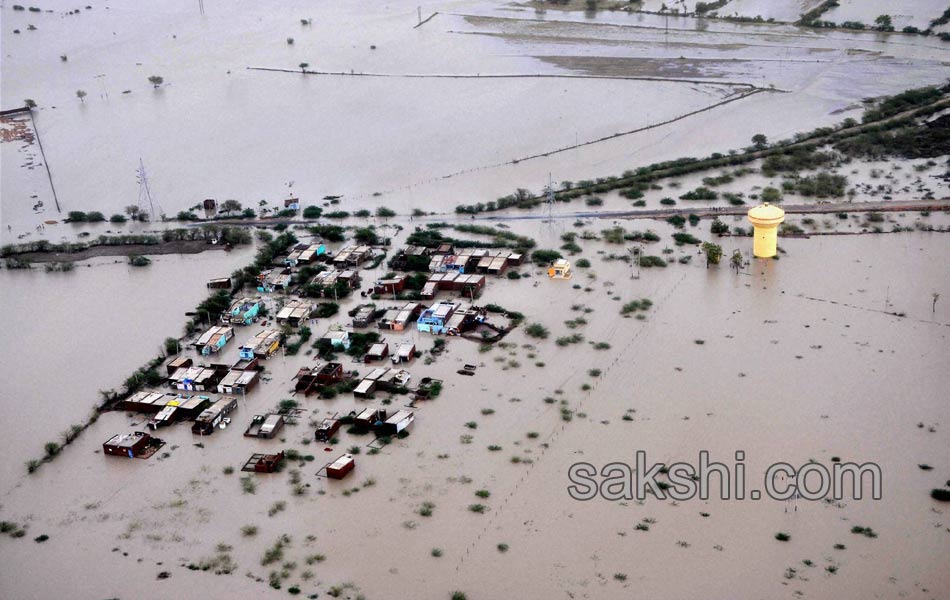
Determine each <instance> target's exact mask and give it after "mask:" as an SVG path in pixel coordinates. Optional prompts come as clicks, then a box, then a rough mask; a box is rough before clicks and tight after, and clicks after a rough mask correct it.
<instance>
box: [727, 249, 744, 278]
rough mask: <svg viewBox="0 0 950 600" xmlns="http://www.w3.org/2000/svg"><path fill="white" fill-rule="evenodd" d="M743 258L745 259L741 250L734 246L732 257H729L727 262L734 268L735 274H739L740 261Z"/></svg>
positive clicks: (741, 261)
mask: <svg viewBox="0 0 950 600" xmlns="http://www.w3.org/2000/svg"><path fill="white" fill-rule="evenodd" d="M744 260H745V259H744V257H743V256H742V250H739V249H738V248H736V249H735V250H734V251H733V253H732V258H730V259H729V263H730V264H731V265H732V268H733V269H735V270H736V275H738V274H739V269H741V268H742V263H743V262H744Z"/></svg>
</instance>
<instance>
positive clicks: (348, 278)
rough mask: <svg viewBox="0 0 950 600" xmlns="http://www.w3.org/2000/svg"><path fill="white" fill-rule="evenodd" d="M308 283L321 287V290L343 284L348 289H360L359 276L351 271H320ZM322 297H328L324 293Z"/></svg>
mask: <svg viewBox="0 0 950 600" xmlns="http://www.w3.org/2000/svg"><path fill="white" fill-rule="evenodd" d="M310 283H311V284H313V285H318V286H322V287H323V288H333V287H335V286H336V285H337V284H338V283H345V284H346V285H347V287H348V288H350V289H351V290H355V289H358V288H359V287H360V283H361V279H360V274H359V273H358V272H357V271H354V270H352V269H343V270H338V269H331V270H329V271H320V272H319V273H317V274H316V275H315V276H314V278H313V279H311V280H310ZM331 293H332V292H331ZM323 295H324V296H328V294H327V293H326V292H324V294H323Z"/></svg>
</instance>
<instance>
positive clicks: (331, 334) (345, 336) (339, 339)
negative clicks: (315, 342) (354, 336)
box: [320, 329, 350, 350]
mask: <svg viewBox="0 0 950 600" xmlns="http://www.w3.org/2000/svg"><path fill="white" fill-rule="evenodd" d="M323 340H327V341H329V342H330V346H331V347H333V348H342V349H343V350H349V349H350V332H349V331H344V330H336V329H331V330H329V331H327V332H326V333H324V334H323V335H322V336H320V341H323Z"/></svg>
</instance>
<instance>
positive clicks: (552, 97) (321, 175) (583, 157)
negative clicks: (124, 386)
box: [0, 2, 947, 243]
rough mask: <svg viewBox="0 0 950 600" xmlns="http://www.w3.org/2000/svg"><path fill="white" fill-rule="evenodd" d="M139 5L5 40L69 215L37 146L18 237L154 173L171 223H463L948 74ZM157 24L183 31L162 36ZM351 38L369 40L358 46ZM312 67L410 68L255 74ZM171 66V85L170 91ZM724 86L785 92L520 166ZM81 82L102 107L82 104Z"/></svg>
mask: <svg viewBox="0 0 950 600" xmlns="http://www.w3.org/2000/svg"><path fill="white" fill-rule="evenodd" d="M136 6H137V4H135V3H130V2H117V3H110V4H109V8H108V10H106V7H105V6H93V8H92V9H90V10H83V11H80V14H78V15H76V14H74V15H68V14H65V13H64V11H65V10H67V9H69V10H71V9H72V6H71V5H66V4H62V3H57V2H51V3H49V7H50V9H51V10H53V12H51V13H45V12H44V13H33V12H29V11H12V10H10V9H9V7H7V8H6V9H5V10H4V17H5V24H6V25H7V27H8V28H9V27H19V28H20V29H21V33H20V34H18V35H13V34H11V33H10V32H9V31H8V30H5V31H4V34H3V35H4V44H5V46H4V47H5V53H6V54H7V55H8V58H7V59H6V60H4V63H3V70H4V79H3V82H4V83H3V92H4V94H3V96H4V108H8V107H14V106H17V105H19V103H20V102H21V100H20V99H21V98H24V99H25V98H30V99H33V100H34V101H36V102H37V104H38V109H37V110H35V111H34V120H35V122H36V127H37V128H38V130H39V131H40V135H41V138H42V141H43V143H44V148H45V152H46V157H47V160H48V162H49V167H50V172H51V174H52V179H53V181H54V182H55V187H56V190H57V192H58V196H59V200H60V205H61V209H62V211H63V213H57V214H53V213H52V212H51V211H52V210H53V208H52V207H53V206H54V202H53V198H52V194H51V191H50V188H49V182H48V181H46V174H45V172H44V171H43V169H42V168H39V164H40V163H42V161H41V160H39V159H36V158H35V157H34V159H33V164H35V165H37V168H34V169H32V170H30V169H29V168H28V167H25V166H23V164H24V163H23V160H21V155H22V154H23V152H24V150H23V149H22V148H20V147H13V146H11V145H10V144H4V145H3V146H4V148H3V160H4V174H5V176H4V178H3V182H2V188H0V189H2V196H3V215H4V216H3V220H4V227H2V231H0V239H2V241H3V242H5V243H9V242H11V241H16V239H17V238H19V237H20V236H22V235H25V234H30V235H35V228H36V227H37V225H39V224H40V223H41V222H42V221H44V220H48V219H61V218H62V215H63V214H65V213H66V212H68V211H70V210H83V211H90V210H98V211H100V212H102V213H104V214H105V215H106V216H107V217H108V216H109V215H111V214H113V213H116V212H121V211H122V209H123V208H124V207H125V206H127V205H129V204H133V203H136V202H137V200H138V196H139V184H138V181H137V178H136V171H137V169H138V168H139V164H140V160H141V162H142V163H143V164H144V165H145V168H146V171H147V174H148V176H149V178H150V186H151V190H152V193H153V195H154V197H155V199H156V202H157V203H158V204H159V206H160V208H161V210H163V211H164V212H165V213H167V214H168V215H175V214H176V213H177V212H178V211H180V210H184V209H187V208H189V207H191V206H193V205H195V204H197V203H199V202H200V201H201V200H203V199H204V198H209V197H210V198H217V199H219V200H223V199H225V198H235V199H238V200H239V201H241V202H242V203H243V204H244V205H245V206H256V205H257V204H258V202H259V201H260V200H262V199H263V200H266V201H268V202H269V203H271V204H274V203H277V202H279V201H280V200H281V199H282V198H284V197H286V196H287V194H289V193H294V194H296V195H297V196H298V197H300V198H303V199H305V200H306V199H311V200H316V199H319V198H321V197H323V196H325V195H341V196H342V197H343V198H344V202H346V203H349V204H350V206H352V207H362V206H369V207H374V206H377V205H381V204H385V205H387V206H391V207H393V208H394V209H397V210H401V211H408V210H409V209H411V208H420V207H423V208H426V209H427V210H435V211H446V212H450V211H451V209H452V205H453V204H454V202H452V201H447V200H446V199H448V198H460V197H461V198H472V199H475V198H479V199H480V198H485V197H487V198H494V197H497V196H500V195H504V194H507V193H510V192H511V191H512V190H514V189H515V188H516V187H528V188H529V189H534V190H538V189H540V188H541V186H543V185H544V184H545V183H546V182H547V180H548V175H549V174H554V177H555V178H556V179H557V180H559V181H560V180H577V179H582V178H585V177H590V176H592V175H598V176H601V175H609V174H613V173H618V172H621V171H623V170H626V169H629V168H634V167H636V166H642V165H644V164H649V163H651V162H655V161H658V160H667V159H673V158H678V157H681V156H695V155H702V154H705V153H706V152H707V150H708V149H709V148H716V149H718V150H728V149H738V148H742V147H744V146H745V145H747V144H748V138H749V135H748V133H747V132H748V131H758V132H761V133H763V134H765V135H767V136H769V137H770V138H773V139H780V138H782V137H785V136H789V135H791V134H793V133H795V132H798V131H802V130H805V129H810V128H814V127H817V126H822V125H829V124H832V123H837V122H840V121H841V120H842V119H844V118H845V117H848V116H854V115H857V114H859V110H860V106H859V104H858V103H859V101H860V100H862V99H864V98H867V97H874V96H881V95H885V94H891V93H896V92H898V91H901V90H903V89H907V88H910V87H916V86H920V85H925V84H931V83H938V82H940V81H942V80H943V79H944V78H945V77H946V68H945V66H944V65H943V64H942V63H943V61H945V60H946V59H947V44H946V43H943V42H940V41H939V40H936V39H934V38H920V37H916V36H909V37H908V36H902V35H897V34H895V35H891V36H882V35H880V34H872V33H861V32H838V31H828V32H823V31H816V30H803V29H798V28H795V27H791V26H787V25H781V26H777V25H762V26H755V25H749V24H736V23H729V22H720V21H711V22H710V21H702V22H699V21H696V20H695V19H686V18H671V19H668V20H667V19H666V18H664V17H660V16H657V15H648V14H626V13H615V12H609V11H608V12H603V13H598V15H597V16H596V18H593V19H592V18H589V17H587V16H585V15H583V14H582V13H573V12H564V11H552V12H548V13H545V14H537V13H535V12H534V11H528V10H523V11H511V10H502V9H500V8H499V7H497V6H495V5H492V4H486V3H478V2H458V3H448V4H445V5H436V4H433V5H430V6H423V13H424V14H431V13H430V12H429V11H437V12H438V14H437V15H436V16H435V17H434V18H433V19H432V20H430V21H428V22H427V23H426V24H425V25H423V26H421V27H418V28H413V26H414V25H416V24H417V19H416V11H415V10H414V8H412V7H405V8H402V9H392V8H390V9H379V10H370V9H369V6H371V5H365V4H359V3H355V4H354V3H339V2H334V3H327V4H323V5H321V6H320V7H319V12H314V11H315V7H313V6H312V5H309V4H300V5H297V6H296V7H295V6H294V5H292V4H291V5H285V6H284V7H282V9H281V10H280V11H279V12H275V11H270V10H269V9H262V8H259V7H256V6H255V5H254V4H253V3H239V4H238V5H234V7H233V8H232V9H230V10H228V9H224V8H223V7H219V6H211V5H210V4H209V5H208V6H207V7H206V14H205V15H204V16H202V15H200V14H199V13H198V12H197V9H196V6H195V5H194V3H192V2H168V3H163V5H162V6H163V8H162V10H150V11H147V12H144V13H143V12H140V11H141V9H138V8H135V7H136ZM146 17H147V18H146ZM302 18H306V19H311V23H310V24H309V25H306V26H304V25H301V24H300V19H302ZM34 21H35V23H34ZM29 24H33V25H34V26H35V27H36V30H34V31H28V30H27V29H26V28H27V26H28V25H29ZM667 26H669V28H670V29H667ZM146 27H147V28H148V31H149V32H160V33H161V34H160V35H145V32H144V30H143V28H146ZM344 29H345V30H346V31H347V38H346V41H345V42H343V43H340V42H337V41H335V36H337V35H339V32H340V31H341V30H344ZM288 38H292V39H293V43H292V44H288V43H287V39H288ZM374 47H375V49H373V48H374ZM60 55H63V56H65V57H66V58H67V60H66V61H63V60H62V59H61V58H60ZM199 56H200V60H199V59H198V58H197V57H199ZM301 63H307V64H308V69H309V70H314V71H325V72H336V73H339V72H342V73H353V74H354V75H359V74H382V75H389V76H390V77H383V78H380V77H356V76H354V77H350V76H342V75H302V74H300V73H278V72H266V71H255V70H248V67H265V68H282V69H289V70H291V71H293V70H298V69H299V66H298V65H299V64H301ZM151 75H159V76H161V77H163V79H164V83H163V84H162V85H161V86H160V87H158V88H153V86H152V85H151V84H150V83H149V82H148V80H147V78H148V77H149V76H151ZM399 75H451V76H463V77H462V78H458V77H450V78H443V77H440V78H417V77H413V78H406V77H399ZM481 75H486V76H487V75H512V76H514V77H510V78H501V79H499V78H492V79H485V78H480V76H481ZM536 75H544V76H547V77H540V78H538V77H534V76H536ZM554 76H557V77H554ZM561 76H571V78H563V77H561ZM592 76H593V77H598V78H596V79H591V78H590V77H592ZM600 77H608V78H607V79H603V78H600ZM617 77H650V78H660V79H680V78H687V79H696V80H697V81H695V82H673V81H655V80H654V81H637V80H629V79H622V78H621V79H616V78H617ZM721 82H730V83H736V84H742V85H743V86H746V87H748V86H758V87H762V88H770V87H772V86H774V87H775V88H777V89H779V90H784V92H777V91H776V92H766V93H762V94H756V95H752V96H749V97H742V98H739V99H736V100H735V101H733V102H730V103H727V104H724V105H722V106H718V107H717V108H715V109H713V110H711V111H710V112H709V113H708V114H707V113H703V114H702V115H701V116H700V115H696V116H689V117H685V118H683V119H682V120H675V121H673V122H670V123H669V124H667V125H663V126H660V127H657V128H655V129H649V130H645V131H642V132H640V133H637V134H636V136H635V137H632V138H630V139H625V138H624V137H621V138H616V139H613V140H610V141H605V142H603V143H599V144H595V145H591V146H585V147H583V148H579V149H576V150H572V151H569V152H562V153H558V154H552V155H550V156H547V157H544V158H537V159H533V160H529V161H523V160H520V159H523V158H525V157H529V156H535V155H537V154H539V153H546V152H549V151H551V150H554V149H557V148H563V147H567V146H572V145H574V144H577V143H580V142H585V141H590V140H594V139H599V138H601V137H604V136H605V135H610V134H613V133H616V132H622V131H631V130H636V129H638V128H642V127H645V126H649V125H653V124H658V123H665V122H667V121H670V120H671V119H676V118H677V117H681V116H683V115H689V114H691V113H693V112H694V111H696V110H698V109H701V108H703V107H708V106H711V105H714V104H716V103H718V102H720V101H722V100H723V99H727V98H737V97H736V96H735V94H736V92H737V91H739V89H737V88H734V87H730V86H723V85H721ZM740 89H741V88H740ZM77 90H83V91H84V92H86V96H85V97H84V98H83V99H82V100H80V99H79V98H77V97H76V91H77ZM379 98H385V99H386V102H385V104H384V105H383V106H381V105H380V104H379V102H378V101H377V99H379ZM595 98H596V102H594V101H593V100H592V99H595ZM8 103H9V106H8ZM774 114H782V116H783V118H782V119H774V118H773V115H774ZM707 117H708V118H707ZM29 153H30V155H31V156H32V155H33V154H35V151H29ZM263 157H267V158H266V159H265V158H263ZM515 160H518V162H516V163H515V162H512V161H515ZM90 175H92V176H90ZM103 182H107V183H106V184H105V185H103ZM377 194H378V195H377ZM38 202H42V207H41V208H38V209H36V210H34V209H33V207H34V206H35V205H36V204H37V203H38Z"/></svg>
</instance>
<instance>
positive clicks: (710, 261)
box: [702, 242, 722, 269]
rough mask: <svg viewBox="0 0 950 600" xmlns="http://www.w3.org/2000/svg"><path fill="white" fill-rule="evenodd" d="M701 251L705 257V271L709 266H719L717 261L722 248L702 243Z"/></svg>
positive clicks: (720, 255) (720, 256)
mask: <svg viewBox="0 0 950 600" xmlns="http://www.w3.org/2000/svg"><path fill="white" fill-rule="evenodd" d="M702 249H703V254H705V255H706V268H707V269H708V268H709V265H718V264H719V260H720V259H721V258H722V246H720V245H718V244H713V243H710V242H703V245H702Z"/></svg>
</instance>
